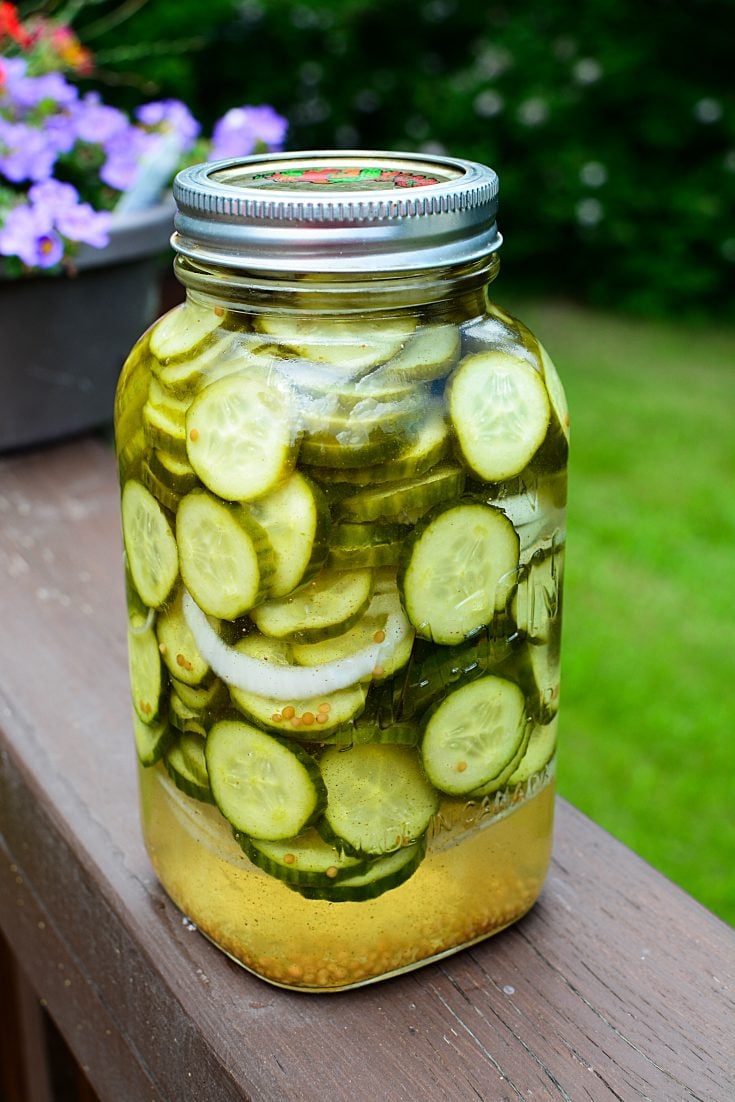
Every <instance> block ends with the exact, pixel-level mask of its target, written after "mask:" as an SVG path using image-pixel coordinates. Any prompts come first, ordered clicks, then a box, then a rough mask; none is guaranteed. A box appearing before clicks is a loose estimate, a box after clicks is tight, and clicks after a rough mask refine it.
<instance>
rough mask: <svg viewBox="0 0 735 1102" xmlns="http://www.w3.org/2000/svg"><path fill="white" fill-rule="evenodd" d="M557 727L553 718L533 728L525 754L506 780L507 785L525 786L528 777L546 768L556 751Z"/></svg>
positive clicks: (556, 722)
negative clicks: (543, 724)
mask: <svg viewBox="0 0 735 1102" xmlns="http://www.w3.org/2000/svg"><path fill="white" fill-rule="evenodd" d="M557 727H558V720H557V719H556V718H554V719H552V721H551V722H550V723H547V724H546V725H545V726H543V727H539V726H536V727H534V728H533V731H532V732H531V738H530V739H529V742H528V747H527V749H526V752H525V754H524V755H523V757H522V758H521V761H520V762H519V764H518V767H517V768H516V769H515V770H514V772H513V773H512V774H511V776H510V777H509V778H508V784H509V785H516V784H525V782H526V781H527V780H528V779H529V777H532V776H533V775H534V774H535V773H540V772H541V770H542V769H545V768H546V766H547V765H548V764H549V762H550V761H551V759H552V758H553V756H554V753H555V751H556V737H557Z"/></svg>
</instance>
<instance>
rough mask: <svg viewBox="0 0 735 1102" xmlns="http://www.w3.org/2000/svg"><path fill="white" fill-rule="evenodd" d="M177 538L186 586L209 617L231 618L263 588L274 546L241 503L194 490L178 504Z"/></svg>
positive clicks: (254, 600) (257, 598)
mask: <svg viewBox="0 0 735 1102" xmlns="http://www.w3.org/2000/svg"><path fill="white" fill-rule="evenodd" d="M176 539H177V541H178V545H179V559H180V562H181V577H182V578H183V580H184V585H185V586H186V588H187V589H188V590H189V592H190V593H191V594H192V595H193V596H194V599H195V600H196V602H197V604H198V605H199V606H200V608H202V609H204V611H205V612H206V613H208V614H209V615H210V616H217V617H221V618H222V619H224V620H234V619H235V618H236V617H238V616H242V615H243V614H244V613H246V612H248V611H249V610H250V609H252V607H253V606H254V605H255V604H257V603H258V601H260V600H261V599H262V598H263V596H264V594H265V593H266V592H267V590H268V586H269V584H270V578H271V575H272V573H273V567H274V561H275V560H274V554H273V550H272V548H271V546H270V543H269V542H268V537H267V536H266V534H265V532H264V531H263V529H262V528H261V527H260V525H259V524H258V523H257V521H255V520H254V519H253V518H252V517H251V516H250V514H249V513H248V512H247V511H246V510H245V509H244V508H242V507H241V506H238V505H230V504H227V503H226V502H223V501H218V500H217V499H216V498H214V497H212V496H211V495H210V494H208V493H207V491H206V490H192V492H191V493H190V494H187V496H186V497H185V498H183V499H182V501H181V504H180V505H179V511H178V514H177V516H176Z"/></svg>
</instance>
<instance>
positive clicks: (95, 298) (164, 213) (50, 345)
mask: <svg viewBox="0 0 735 1102" xmlns="http://www.w3.org/2000/svg"><path fill="white" fill-rule="evenodd" d="M173 212H174V206H173V202H171V203H165V204H161V205H160V206H158V207H154V208H152V209H150V210H146V211H141V212H139V213H136V214H126V215H121V216H120V217H119V218H116V219H115V223H114V226H113V230H112V233H111V239H110V243H109V245H108V246H107V247H106V248H104V249H92V248H89V247H84V249H83V250H82V252H81V253H80V255H79V258H78V264H77V267H78V273H77V274H76V275H75V276H73V277H70V276H66V275H62V276H45V277H44V276H38V277H31V278H29V279H15V280H11V279H2V278H0V451H9V450H11V449H13V448H21V447H28V446H30V445H37V444H42V443H46V442H48V441H51V440H55V439H58V438H60V437H63V436H70V435H73V434H75V433H79V432H84V431H87V430H89V429H92V428H96V427H98V426H102V425H105V424H109V423H110V422H111V420H112V409H113V401H114V395H115V385H116V383H117V378H118V375H119V372H120V368H121V367H122V364H123V362H124V360H125V357H126V356H127V354H128V352H129V351H130V348H131V346H132V345H133V343H134V342H135V341H136V340H137V338H138V337H139V336H140V334H141V333H142V332H143V331H144V329H145V328H146V327H147V326H148V325H149V324H150V323H151V322H152V321H153V320H154V318H155V316H156V313H157V311H158V308H159V285H160V277H161V262H160V257H161V254H165V251H166V249H167V248H168V242H169V238H170V236H171V233H172V232H173Z"/></svg>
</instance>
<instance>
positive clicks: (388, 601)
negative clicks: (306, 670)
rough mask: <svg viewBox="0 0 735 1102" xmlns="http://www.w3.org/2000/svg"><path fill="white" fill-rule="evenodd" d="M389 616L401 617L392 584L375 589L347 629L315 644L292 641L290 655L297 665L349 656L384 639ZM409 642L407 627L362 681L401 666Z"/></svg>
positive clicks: (411, 637) (410, 632)
mask: <svg viewBox="0 0 735 1102" xmlns="http://www.w3.org/2000/svg"><path fill="white" fill-rule="evenodd" d="M391 617H392V618H394V619H402V618H403V610H402V608H401V602H400V598H399V596H398V592H397V590H396V588H395V585H394V586H392V587H391V588H390V589H389V590H385V591H382V592H379V593H377V592H376V593H375V595H374V596H373V598H372V600H371V602H370V604H369V606H368V608H367V611H366V612H365V614H364V616H362V617H361V618H360V619H359V620H358V621H357V623H356V624H354V625H353V626H352V627H351V628H350V629H349V630H348V631H346V632H343V633H342V634H340V635H335V636H332V637H331V638H330V639H323V640H322V641H321V642H318V643H294V644H293V645H292V648H291V650H292V654H293V657H294V659H295V660H296V662H297V663H298V664H299V665H300V666H310V667H313V666H321V665H325V664H328V663H331V662H339V661H342V660H344V659H349V658H350V657H352V656H354V655H355V654H358V653H360V652H362V651H364V650H366V648H368V647H369V646H370V645H371V644H372V645H376V644H378V645H379V644H380V643H382V642H383V640H384V639H385V626H386V624H387V623H388V620H389V619H390V618H391ZM412 644H413V631H412V630H410V629H409V630H408V631H406V632H405V634H404V636H403V638H402V639H401V641H400V642H399V643H398V644H397V645H396V646H395V647H393V648H392V649H391V651H390V652H389V653H387V654H386V655H385V657H384V658H382V659H381V660H380V664H379V665H376V666H375V668H374V669H373V670H372V671H371V672H370V673H369V674H368V675H367V676H366V678H365V680H370V681H379V680H381V679H382V678H384V677H388V676H390V675H391V674H393V673H395V671H396V670H398V669H400V668H401V667H402V666H405V664H406V663H407V662H408V660H409V658H410V656H411V647H412Z"/></svg>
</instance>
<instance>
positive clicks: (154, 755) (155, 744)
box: [133, 712, 176, 768]
mask: <svg viewBox="0 0 735 1102" xmlns="http://www.w3.org/2000/svg"><path fill="white" fill-rule="evenodd" d="M133 732H134V734H135V749H136V751H137V753H138V760H139V761H140V764H141V765H144V766H145V767H146V768H148V767H150V766H151V765H155V764H156V762H159V761H160V760H161V758H162V757H163V755H164V754H165V753H166V752H167V751H168V750H169V748H170V747H171V746H173V744H174V742H175V741H176V731H175V729H174V728H173V727H171V725H170V724H169V723H168V721H167V720H165V719H160V720H157V721H156V722H155V723H143V722H142V720H141V719H140V717H139V716H138V714H137V712H136V713H135V714H134V715H133Z"/></svg>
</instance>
